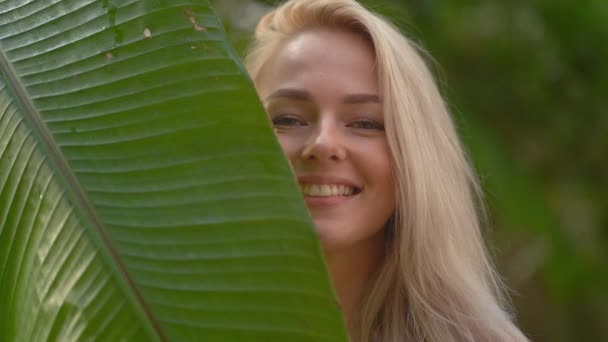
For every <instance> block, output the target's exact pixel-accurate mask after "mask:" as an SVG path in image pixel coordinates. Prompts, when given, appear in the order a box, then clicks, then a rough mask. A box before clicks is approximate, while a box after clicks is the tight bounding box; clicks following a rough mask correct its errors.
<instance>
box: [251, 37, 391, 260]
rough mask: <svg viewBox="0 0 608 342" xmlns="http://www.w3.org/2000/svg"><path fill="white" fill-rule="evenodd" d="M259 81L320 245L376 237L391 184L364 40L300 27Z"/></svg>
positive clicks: (378, 100) (388, 208)
mask: <svg viewBox="0 0 608 342" xmlns="http://www.w3.org/2000/svg"><path fill="white" fill-rule="evenodd" d="M257 80H258V82H257V88H258V92H259V94H260V96H261V98H262V100H263V102H264V106H265V108H266V111H267V113H268V114H269V115H270V118H271V119H272V122H273V125H274V128H275V132H276V134H277V137H278V139H279V142H280V144H281V146H282V148H283V151H284V152H285V154H286V155H287V158H288V159H289V161H290V162H291V165H292V167H293V169H294V172H295V174H296V176H297V179H298V182H299V184H300V188H301V189H302V193H303V195H304V199H305V201H306V204H307V206H308V209H309V211H310V214H311V216H312V219H313V221H314V224H315V226H316V229H317V233H318V234H319V236H320V238H321V241H322V243H323V245H324V248H325V249H326V251H333V250H340V249H343V248H346V247H354V246H363V245H364V244H367V243H374V244H375V243H380V242H381V241H382V239H383V237H382V236H383V234H381V233H380V231H381V230H382V227H383V226H384V224H385V223H386V221H387V220H388V218H389V217H390V215H391V214H392V213H393V211H394V209H395V195H394V192H395V190H394V182H393V176H392V167H391V158H390V153H389V148H388V145H387V140H386V135H385V132H384V115H383V110H382V104H381V94H380V93H379V89H378V80H377V76H376V72H375V58H374V54H373V51H372V49H371V47H370V46H369V43H367V42H366V41H365V40H363V38H361V37H360V36H358V35H356V34H354V33H350V32H346V31H328V30H311V31H306V32H303V33H300V34H298V35H297V36H295V37H294V38H292V39H291V40H289V41H288V42H287V43H286V44H285V45H284V46H283V47H282V48H281V49H280V50H279V51H278V52H277V53H276V54H275V55H274V56H273V58H272V59H271V60H270V61H269V62H268V63H267V64H266V65H265V66H264V68H263V69H262V70H261V72H260V76H259V77H258V78H257Z"/></svg>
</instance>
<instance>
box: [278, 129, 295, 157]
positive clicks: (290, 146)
mask: <svg viewBox="0 0 608 342" xmlns="http://www.w3.org/2000/svg"><path fill="white" fill-rule="evenodd" d="M277 138H278V140H279V144H280V145H281V149H282V150H283V154H285V156H286V157H287V159H288V160H289V161H290V162H292V163H293V162H294V161H295V158H297V156H298V151H299V150H300V144H299V142H298V140H297V139H295V138H294V137H292V136H289V135H285V134H277Z"/></svg>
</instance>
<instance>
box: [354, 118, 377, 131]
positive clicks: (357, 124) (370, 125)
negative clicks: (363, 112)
mask: <svg viewBox="0 0 608 342" xmlns="http://www.w3.org/2000/svg"><path fill="white" fill-rule="evenodd" d="M348 127H353V128H362V129H376V130H380V131H384V124H382V123H380V122H378V121H374V120H357V121H353V122H351V123H350V124H348Z"/></svg>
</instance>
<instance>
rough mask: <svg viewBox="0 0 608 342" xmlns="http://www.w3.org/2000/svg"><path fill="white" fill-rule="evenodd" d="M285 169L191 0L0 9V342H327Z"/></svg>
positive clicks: (198, 4) (331, 321)
mask: <svg viewBox="0 0 608 342" xmlns="http://www.w3.org/2000/svg"><path fill="white" fill-rule="evenodd" d="M334 298H335V297H334V295H333V293H332V290H331V287H330V282H329V278H328V276H327V273H326V271H325V266H324V264H323V261H322V258H321V253H320V248H319V245H318V242H317V241H316V238H315V236H314V233H313V229H312V224H311V222H310V220H309V218H308V217H307V214H306V210H305V206H304V205H303V202H302V200H301V198H300V196H299V195H298V191H297V186H296V184H295V182H294V181H293V178H292V177H291V174H290V170H289V166H288V164H287V162H286V161H285V160H284V158H283V157H282V154H281V152H280V148H279V146H278V144H277V143H276V141H275V139H274V138H273V135H272V132H271V129H270V128H269V125H268V124H267V120H266V119H265V115H264V113H263V110H262V108H261V106H260V104H259V101H258V99H257V96H256V94H255V91H254V89H253V87H252V85H251V82H250V80H249V79H248V78H247V77H246V76H245V72H244V69H243V68H242V66H241V65H240V63H239V60H238V58H237V57H236V55H235V54H234V53H233V51H232V49H231V47H230V46H229V44H228V43H227V41H226V38H225V35H224V32H223V30H222V28H221V26H220V23H219V20H218V19H217V17H216V16H215V15H214V14H213V12H212V9H211V8H210V6H209V5H208V3H207V2H206V1H199V0H196V1H195V0H179V1H173V0H172V1H169V0H166V1H165V0H149V1H135V0H98V1H90V0H65V1H56V0H32V1H26V0H14V1H2V2H0V340H1V341H47V340H48V341H53V340H60V341H80V340H107V341H115V340H129V341H136V340H144V341H148V340H163V341H164V340H171V341H178V340H205V341H227V340H238V339H241V340H243V341H312V340H315V341H334V340H335V341H339V340H345V339H346V338H345V330H344V326H343V322H342V318H341V316H340V313H339V309H338V305H337V303H336V301H335V299H334Z"/></svg>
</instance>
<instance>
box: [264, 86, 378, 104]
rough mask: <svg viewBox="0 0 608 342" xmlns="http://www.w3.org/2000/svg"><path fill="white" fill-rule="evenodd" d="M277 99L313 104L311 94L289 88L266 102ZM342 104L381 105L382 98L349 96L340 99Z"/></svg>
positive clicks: (277, 92) (269, 97)
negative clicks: (369, 103)
mask: <svg viewBox="0 0 608 342" xmlns="http://www.w3.org/2000/svg"><path fill="white" fill-rule="evenodd" d="M277 97H284V98H289V99H292V100H298V101H309V102H312V96H311V95H310V93H309V92H307V91H305V90H298V89H289V88H284V89H279V90H277V91H275V92H273V93H272V94H270V95H269V96H267V97H266V99H265V100H266V101H268V100H270V99H274V98H277ZM340 102H342V103H344V104H357V103H367V102H374V103H380V97H379V96H378V95H376V94H348V95H344V96H342V97H341V98H340Z"/></svg>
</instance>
